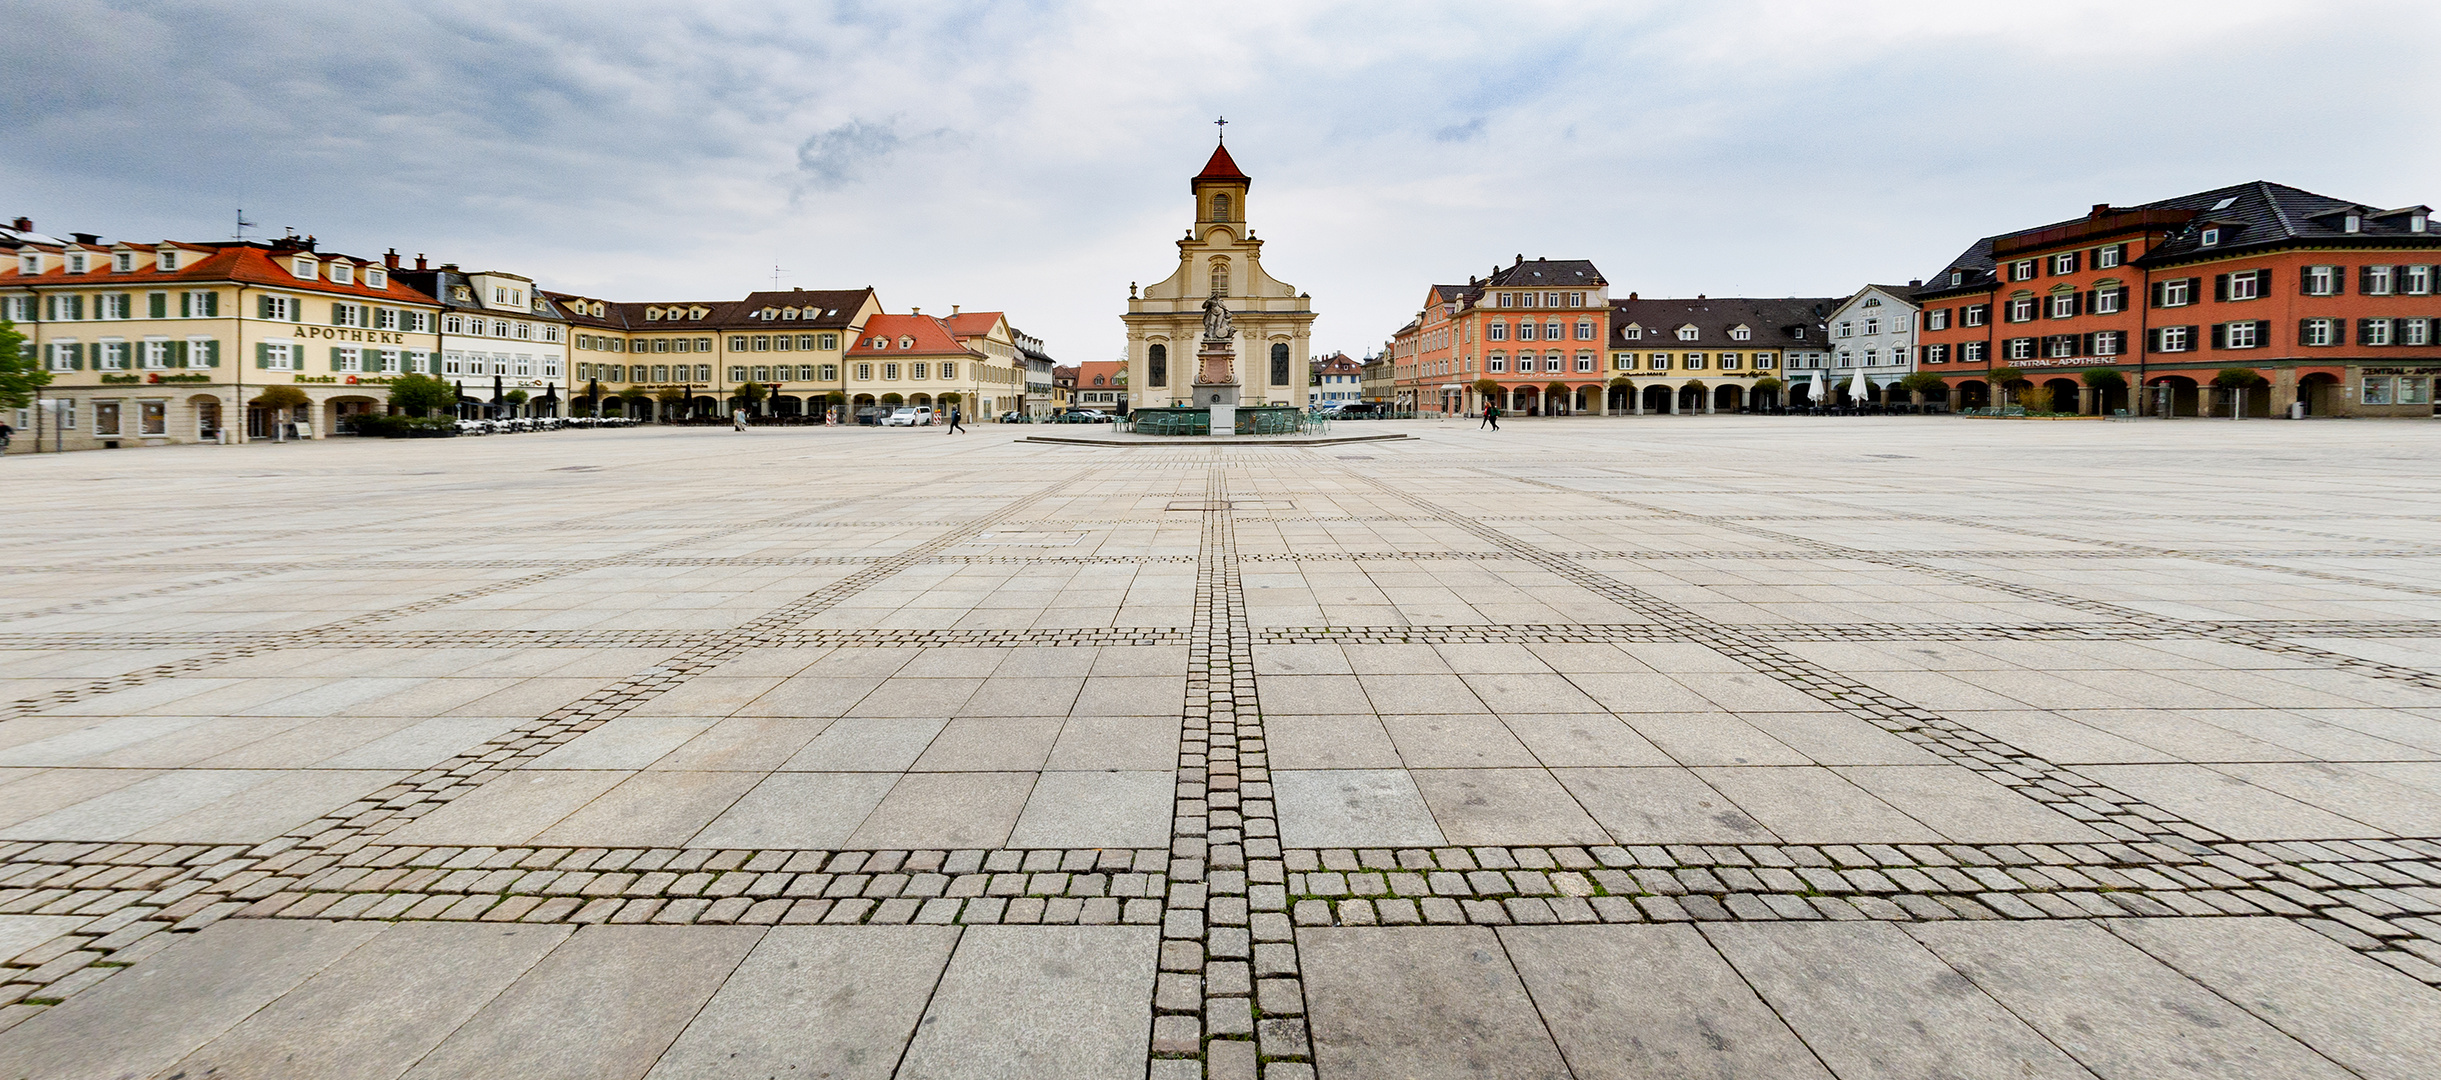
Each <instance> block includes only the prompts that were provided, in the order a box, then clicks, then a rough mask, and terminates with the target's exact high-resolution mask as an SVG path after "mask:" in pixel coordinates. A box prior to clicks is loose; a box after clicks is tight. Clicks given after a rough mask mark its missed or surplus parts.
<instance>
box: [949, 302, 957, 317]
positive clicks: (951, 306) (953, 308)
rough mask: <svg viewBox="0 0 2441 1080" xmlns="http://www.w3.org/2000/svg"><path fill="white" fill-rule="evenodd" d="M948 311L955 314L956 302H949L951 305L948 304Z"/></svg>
mask: <svg viewBox="0 0 2441 1080" xmlns="http://www.w3.org/2000/svg"><path fill="white" fill-rule="evenodd" d="M949 313H950V314H952V315H955V314H957V313H958V305H956V304H951V305H949Z"/></svg>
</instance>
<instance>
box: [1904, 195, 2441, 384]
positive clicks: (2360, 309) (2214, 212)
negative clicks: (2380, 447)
mask: <svg viewBox="0 0 2441 1080" xmlns="http://www.w3.org/2000/svg"><path fill="white" fill-rule="evenodd" d="M2430 216H2431V209H2430V208H2429V207H2424V206H2407V207H2399V208H2395V209H2383V208H2379V207H2373V206H2367V205H2365V204H2362V203H2351V202H2346V201H2343V200H2340V199H2334V198H2330V197H2328V196H2323V195H2316V194H2313V193H2312V192H2308V191H2301V190H2299V189H2297V188H2292V187H2285V186H2282V185H2279V184H2272V183H2265V182H2261V181H2257V182H2254V183H2248V184H2240V185H2237V186H2235V187H2227V188H2220V189H2216V190H2213V191H2205V192H2199V193H2197V194H2193V195H2182V196H2179V197H2177V198H2174V199H2164V200H2161V201H2160V202H2153V203H2146V204H2144V205H2142V206H2134V207H2113V206H2110V205H2108V204H2097V205H2096V206H2095V207H2094V208H2093V210H2092V212H2090V213H2088V214H2087V215H2086V216H2085V217H2083V218H2081V219H2077V220H2074V221H2064V222H2059V223H2056V224H2052V225H2045V226H2041V227H2039V228H2034V229H2026V230H2023V231H2020V232H2013V233H2004V234H2002V235H1999V236H1991V237H1985V238H1984V239H1981V240H1978V241H1976V242H1975V244H1974V245H1973V246H1972V247H1969V248H1968V249H1967V250H1966V251H1965V252H1964V253H1962V254H1960V255H1959V256H1958V257H1957V258H1956V259H1953V260H1951V261H1950V263H1949V265H1948V266H1945V267H1943V268H1942V269H1940V270H1938V271H1936V272H1935V273H1933V274H1932V275H1931V276H1930V277H1928V278H1926V279H1925V284H1924V285H1923V287H1922V288H1920V289H1918V290H1916V291H1915V293H1914V299H1915V301H1916V303H1917V304H1919V305H1920V306H1921V307H1922V310H1921V311H1919V312H1918V313H1917V316H1916V318H1917V326H1918V330H1919V333H1918V335H1917V341H1918V345H1917V358H1916V359H1917V364H1918V367H1919V370H1923V371H1928V372H1932V373H1935V374H1938V375H1941V376H1942V377H1943V380H1944V381H1945V382H1947V383H1948V384H1949V393H1950V401H1951V403H1952V404H1953V405H1958V406H1982V405H1987V404H1990V403H1991V397H1992V393H1991V387H1990V385H1989V383H1990V380H1989V377H1988V374H1987V373H1988V372H1990V371H1992V370H1994V369H1996V368H2005V367H2014V368H2016V369H2018V370H2019V371H2020V372H2021V373H2022V381H2020V382H2017V383H2015V384H2014V387H2015V388H2016V389H2019V390H2023V389H2026V388H2030V387H2041V388H2044V389H2048V390H2050V391H2051V392H2052V397H2053V400H2054V402H2055V405H2054V408H2057V409H2060V410H2061V411H2068V408H2069V404H2068V403H2070V402H2075V403H2076V410H2077V411H2081V412H2086V413H2095V412H2109V411H2112V410H2117V409H2130V410H2131V411H2141V412H2143V413H2145V414H2149V415H2157V416H2199V415H2200V416H2215V415H2217V416H2231V415H2233V410H2238V411H2239V412H2238V413H2236V414H2241V415H2247V416H2269V415H2274V414H2278V413H2284V412H2285V411H2286V410H2287V409H2288V408H2289V406H2290V405H2291V404H2292V403H2298V402H2302V403H2303V404H2304V406H2305V411H2306V413H2307V414H2309V415H2317V416H2325V415H2328V416H2408V415H2417V416H2427V415H2432V414H2433V412H2434V406H2433V380H2434V379H2435V378H2436V377H2441V340H2437V338H2441V325H2437V323H2441V296H2437V295H2436V290H2437V289H2441V282H2437V281H2436V280H2435V279H2436V278H2437V277H2441V266H2437V265H2436V264H2441V234H2436V233H2434V232H2433V231H2432V229H2431V224H2430ZM2232 368H2237V369H2245V370H2249V371H2253V372H2255V373H2257V374H2258V375H2260V376H2261V379H2262V381H2261V382H2260V383H2258V384H2257V385H2255V386H2253V387H2251V388H2246V389H2230V388H2220V387H2216V386H2215V383H2214V380H2215V376H2216V375H2217V374H2218V373H2220V372H2221V371H2224V370H2227V369H2232ZM2097 370H2098V371H2107V372H2113V373H2117V374H2118V375H2119V376H2120V377H2121V379H2122V380H2123V385H2119V386H2112V385H2104V386H2100V387H2095V386H2091V385H2088V383H2087V381H2086V378H2085V373H2086V372H2088V371H2097ZM2103 381H2104V382H2105V383H2106V384H2107V383H2108V379H2107V378H2106V377H2105V378H2104V380H2103ZM2138 387H2141V388H2142V390H2141V391H2138V390H2136V389H2135V388H2138ZM2131 398H2132V399H2133V400H2134V402H2135V403H2134V404H2131V403H2130V402H2131Z"/></svg>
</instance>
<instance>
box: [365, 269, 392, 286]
mask: <svg viewBox="0 0 2441 1080" xmlns="http://www.w3.org/2000/svg"><path fill="white" fill-rule="evenodd" d="M364 287H365V288H368V289H387V288H389V287H390V272H389V271H387V270H383V269H381V268H379V267H372V266H368V267H365V268H364Z"/></svg>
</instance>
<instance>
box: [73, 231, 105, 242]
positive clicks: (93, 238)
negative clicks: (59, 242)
mask: <svg viewBox="0 0 2441 1080" xmlns="http://www.w3.org/2000/svg"><path fill="white" fill-rule="evenodd" d="M68 238H69V239H71V240H74V241H76V242H77V243H80V244H98V243H101V242H102V237H101V234H99V233H89V232H72V233H69V234H68Z"/></svg>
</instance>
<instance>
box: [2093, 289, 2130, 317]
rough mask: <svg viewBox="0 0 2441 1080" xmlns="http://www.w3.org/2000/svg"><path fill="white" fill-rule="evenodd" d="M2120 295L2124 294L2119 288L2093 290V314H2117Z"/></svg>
mask: <svg viewBox="0 0 2441 1080" xmlns="http://www.w3.org/2000/svg"><path fill="white" fill-rule="evenodd" d="M2122 295H2124V293H2123V292H2122V290H2120V289H2096V290H2094V295H2093V313H2094V314H2096V315H2115V314H2118V312H2119V297H2121V296H2122Z"/></svg>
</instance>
